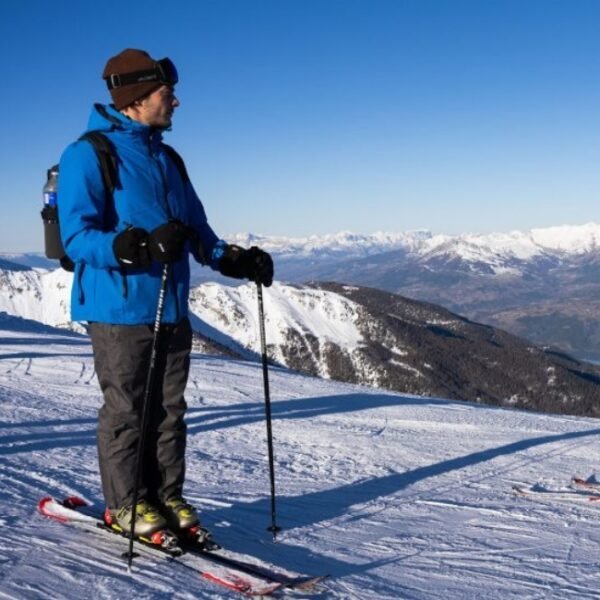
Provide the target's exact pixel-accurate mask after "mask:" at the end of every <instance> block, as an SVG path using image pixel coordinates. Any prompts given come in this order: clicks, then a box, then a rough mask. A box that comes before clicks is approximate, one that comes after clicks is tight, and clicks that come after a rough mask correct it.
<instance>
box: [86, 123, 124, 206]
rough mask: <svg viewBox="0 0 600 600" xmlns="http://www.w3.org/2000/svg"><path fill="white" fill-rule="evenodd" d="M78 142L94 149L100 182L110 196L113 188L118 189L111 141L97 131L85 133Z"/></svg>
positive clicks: (115, 158)
mask: <svg viewBox="0 0 600 600" xmlns="http://www.w3.org/2000/svg"><path fill="white" fill-rule="evenodd" d="M79 139H80V140H83V141H86V142H89V143H90V144H92V146H93V147H94V150H95V151H96V155H97V156H98V160H99V161H100V169H101V171H102V180H103V181H104V187H105V188H106V193H107V195H109V196H112V194H113V192H114V191H115V188H116V187H118V184H119V178H118V171H117V153H116V151H115V148H114V146H113V145H112V143H111V141H110V140H109V139H108V138H107V137H106V136H105V135H104V134H103V133H101V132H99V131H87V132H86V133H84V134H83V135H82V136H81V137H80V138H79Z"/></svg>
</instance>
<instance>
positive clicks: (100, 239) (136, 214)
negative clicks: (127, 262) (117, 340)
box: [58, 105, 226, 325]
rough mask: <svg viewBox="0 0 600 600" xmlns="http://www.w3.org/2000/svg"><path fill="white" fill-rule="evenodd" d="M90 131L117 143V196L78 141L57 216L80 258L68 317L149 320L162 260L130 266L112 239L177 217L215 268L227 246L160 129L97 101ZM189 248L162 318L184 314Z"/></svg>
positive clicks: (68, 158) (72, 254)
mask: <svg viewBox="0 0 600 600" xmlns="http://www.w3.org/2000/svg"><path fill="white" fill-rule="evenodd" d="M88 130H91V131H100V132H102V133H103V134H104V135H106V137H107V138H108V139H109V140H110V141H111V142H112V144H113V145H114V147H115V149H116V154H117V160H118V165H117V180H118V184H117V186H116V189H115V190H114V193H113V194H112V195H111V194H110V193H109V191H107V190H106V187H105V185H104V182H103V179H102V171H101V167H100V162H99V159H98V157H97V155H96V151H95V149H94V147H93V146H92V145H91V144H90V143H89V142H87V141H85V140H80V141H77V142H75V143H73V144H71V145H70V146H68V147H67V149H66V150H65V152H64V153H63V155H62V157H61V160H60V166H59V173H60V175H59V190H58V214H59V221H60V229H61V237H62V240H63V245H64V247H65V250H66V252H67V255H68V256H69V258H71V260H73V261H74V262H75V272H74V277H73V287H72V292H71V317H72V319H73V320H74V321H99V322H102V323H111V324H119V325H140V324H146V323H147V324H152V323H154V320H155V317H156V308H157V302H158V296H159V291H160V281H161V275H162V265H160V264H159V263H157V262H154V263H152V265H151V266H149V267H146V268H140V269H128V270H127V271H126V270H125V269H123V268H122V267H121V266H120V265H119V263H118V261H117V259H116V257H115V255H114V253H113V242H114V239H115V237H116V236H117V235H118V234H119V233H120V232H122V231H124V230H125V229H127V228H128V227H131V226H133V227H141V228H142V229H145V230H146V231H148V232H150V231H152V230H153V229H155V228H156V227H158V226H159V225H163V224H164V223H166V222H167V221H169V219H179V220H180V221H182V222H183V223H185V224H186V225H188V226H190V227H192V228H193V230H194V231H195V232H196V233H197V235H198V237H199V240H200V241H201V243H202V246H203V248H204V255H205V258H206V262H207V263H208V264H209V266H210V267H211V268H213V269H215V270H217V268H218V261H219V258H220V256H221V255H222V253H223V250H224V248H225V247H226V243H225V242H224V241H223V240H220V239H219V238H218V237H217V235H216V234H215V232H214V231H213V230H212V228H211V227H210V225H209V224H208V222H207V219H206V214H205V212H204V208H203V206H202V203H201V202H200V199H199V198H198V196H197V195H196V192H195V191H194V188H193V187H192V184H191V183H190V182H189V181H184V180H183V178H182V176H181V173H180V172H179V170H178V168H177V166H176V165H175V164H174V163H173V161H172V159H171V158H170V157H169V156H168V154H167V153H166V151H165V150H164V147H163V146H162V144H161V140H162V134H161V132H160V131H157V130H154V129H152V128H150V127H148V126H147V125H144V124H142V123H138V122H137V121H133V120H131V119H129V118H128V117H126V116H125V115H122V114H121V113H120V112H118V111H116V110H115V109H114V107H112V106H101V105H95V106H94V109H93V110H92V115H91V117H90V120H89V125H88ZM190 246H191V244H189V243H188V246H187V248H186V252H184V256H183V258H182V259H181V260H179V261H178V262H176V263H174V264H172V265H171V268H170V278H169V282H168V286H167V294H166V297H165V306H164V316H163V322H164V323H177V322H178V321H180V320H181V319H182V318H183V317H185V316H187V311H188V296H189V285H190V268H189V253H190V251H193V248H191V247H190Z"/></svg>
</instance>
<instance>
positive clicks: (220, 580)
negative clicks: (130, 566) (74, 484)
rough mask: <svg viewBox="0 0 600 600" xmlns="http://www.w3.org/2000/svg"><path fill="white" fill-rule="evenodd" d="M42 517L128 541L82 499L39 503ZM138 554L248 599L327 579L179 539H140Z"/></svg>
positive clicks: (312, 585) (303, 587) (313, 585)
mask: <svg viewBox="0 0 600 600" xmlns="http://www.w3.org/2000/svg"><path fill="white" fill-rule="evenodd" d="M38 510H39V511H40V513H41V514H43V515H44V516H46V517H49V518H51V519H53V520H55V521H59V522H61V523H65V524H69V525H73V526H75V527H77V528H79V529H82V530H85V531H88V532H91V533H94V534H99V535H103V534H107V535H110V536H118V537H127V534H124V533H122V532H119V531H116V530H114V529H112V528H111V527H109V526H107V525H106V524H105V523H104V520H103V519H102V515H101V514H99V513H98V511H96V510H95V509H94V507H93V506H90V505H88V504H87V503H86V502H85V501H83V500H81V499H80V498H76V497H71V498H66V499H65V500H63V501H58V500H55V499H54V498H52V497H45V498H42V499H41V500H40V502H39V503H38ZM136 541H138V544H137V545H136V546H137V550H138V551H139V552H140V553H141V554H147V555H151V556H155V557H156V556H162V557H163V558H168V559H170V560H172V561H174V562H176V563H178V564H180V565H182V566H184V567H186V568H189V569H193V570H195V571H197V572H198V573H199V575H200V576H201V577H202V578H204V579H206V580H207V581H210V582H212V583H215V584H218V585H221V586H223V587H226V588H228V589H230V590H233V591H236V592H239V593H241V594H244V595H247V596H270V595H272V594H274V593H275V592H277V591H278V590H283V589H289V590H298V591H310V590H313V589H315V588H316V587H317V586H318V584H319V583H321V582H322V581H323V580H324V579H325V577H326V576H320V577H310V576H298V575H292V574H289V573H286V572H284V571H279V570H277V569H276V568H274V567H271V566H270V565H267V564H264V563H257V561H256V559H253V558H252V557H248V556H245V555H239V554H237V553H235V552H231V551H228V550H224V549H223V548H221V547H219V546H216V545H213V546H211V548H209V549H207V548H206V547H204V546H202V545H201V544H199V543H196V542H195V541H194V540H188V539H185V538H178V542H179V543H178V544H177V545H174V544H172V543H169V545H167V546H161V545H157V544H156V543H153V542H152V541H151V540H145V539H139V540H136Z"/></svg>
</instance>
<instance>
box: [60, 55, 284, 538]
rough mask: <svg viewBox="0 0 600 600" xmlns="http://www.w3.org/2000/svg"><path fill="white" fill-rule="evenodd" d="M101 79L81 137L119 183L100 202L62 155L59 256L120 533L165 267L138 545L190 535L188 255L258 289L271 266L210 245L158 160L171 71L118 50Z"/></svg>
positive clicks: (193, 206)
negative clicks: (96, 137)
mask: <svg viewBox="0 0 600 600" xmlns="http://www.w3.org/2000/svg"><path fill="white" fill-rule="evenodd" d="M102 77H103V78H104V79H105V81H106V82H107V85H108V88H109V90H110V94H111V97H112V101H113V104H111V105H99V104H97V105H95V106H94V108H93V110H92V115H91V118H90V121H89V125H88V131H89V130H93V131H100V132H101V133H102V134H103V135H104V136H106V138H107V139H108V140H109V141H110V143H111V144H112V147H113V148H114V151H115V155H116V157H117V181H118V183H117V185H116V187H115V189H114V192H113V193H112V194H110V193H109V192H107V190H106V186H105V183H104V181H103V177H102V172H101V168H100V165H99V160H98V156H97V154H96V152H95V150H94V148H93V146H92V144H91V143H89V142H88V141H86V140H79V141H77V142H75V143H73V144H71V145H70V146H69V147H68V148H67V149H66V150H65V152H64V154H63V156H62V158H61V161H60V189H59V202H58V205H59V216H60V224H61V236H62V239H63V244H64V247H65V249H66V251H67V254H68V256H69V257H70V258H71V260H73V261H74V262H75V273H74V278H73V288H72V294H71V314H72V318H73V320H74V321H87V322H88V323H89V331H90V335H91V339H92V346H93V352H94V364H95V368H96V373H97V375H98V381H99V383H100V387H101V389H102V392H103V395H104V404H103V406H102V408H101V409H100V412H99V419H98V431H97V434H98V436H97V441H98V456H99V463H100V474H101V478H102V487H103V493H104V497H105V501H106V505H107V510H106V512H105V519H106V520H107V522H108V523H110V524H112V525H113V527H117V528H120V529H122V530H124V531H127V532H129V531H130V530H131V522H132V514H131V513H132V502H133V490H134V481H135V468H136V451H137V447H138V443H139V440H140V421H141V416H140V413H141V410H142V403H143V397H144V388H145V383H146V377H147V373H148V368H149V360H150V353H151V347H152V341H153V324H154V321H155V316H156V308H157V301H158V295H159V291H160V284H161V273H162V270H163V266H164V265H165V264H168V265H169V273H170V277H169V281H168V285H167V292H166V297H165V303H164V313H163V320H162V323H163V326H162V327H161V330H160V337H159V345H158V359H157V363H156V375H155V378H154V382H155V384H154V389H153V390H152V391H153V393H152V395H151V397H150V401H151V409H150V413H149V414H150V416H149V421H148V430H147V432H146V441H145V445H144V449H145V452H144V458H143V471H142V473H143V474H142V479H141V481H140V482H139V502H138V503H137V506H136V510H135V531H136V533H137V534H138V535H143V536H147V535H150V534H152V533H153V532H156V531H159V530H161V529H164V528H166V527H168V528H171V529H174V530H180V529H186V528H191V527H194V526H196V525H198V514H197V512H196V510H195V509H194V507H192V506H191V505H190V504H189V503H188V502H186V501H185V500H184V498H183V497H182V493H183V483H184V476H185V458H184V454H185V446H186V425H185V422H184V413H185V410H186V403H185V400H184V397H183V393H184V389H185V386H186V382H187V378H188V372H189V364H190V351H191V342H192V331H191V327H190V323H189V320H188V317H187V312H188V308H187V307H188V295H189V280H190V272H189V263H188V260H189V253H191V254H192V255H193V256H194V258H195V259H196V260H197V261H198V262H201V263H203V264H207V265H209V266H210V267H211V268H212V269H214V270H217V271H220V272H221V273H222V274H224V275H228V276H231V277H237V278H247V279H250V280H252V281H255V282H257V283H260V284H263V285H265V286H269V285H271V282H272V279H273V262H272V260H271V257H270V256H269V255H268V254H267V253H266V252H264V251H262V250H260V249H259V248H256V247H253V248H250V249H247V250H246V249H243V248H241V247H239V246H235V245H229V244H227V243H226V242H225V241H223V240H221V239H219V238H218V237H217V235H216V234H215V233H214V231H213V230H212V228H211V227H210V225H209V224H208V222H207V218H206V215H205V212H204V208H203V207H202V203H201V202H200V200H199V199H198V197H197V195H196V193H195V191H194V189H193V187H192V185H191V183H190V182H189V180H188V179H187V178H186V177H184V176H183V175H182V171H183V172H185V169H184V168H183V167H182V163H181V164H177V160H176V159H175V158H174V157H173V154H174V153H173V152H172V151H171V152H168V151H167V150H169V149H168V148H167V150H165V146H164V145H163V144H162V132H163V131H165V130H168V129H169V128H170V127H171V120H172V116H173V112H174V110H175V109H176V108H177V107H178V106H179V100H178V99H177V97H176V96H175V89H174V88H175V84H176V83H177V81H178V76H177V71H176V69H175V66H174V65H173V63H172V62H171V61H170V60H169V59H167V58H165V59H162V60H159V61H156V60H154V59H153V58H151V57H150V55H149V54H147V53H146V52H144V51H142V50H134V49H127V50H124V51H123V52H121V53H120V54H118V55H116V56H114V57H112V58H111V59H110V60H109V61H108V62H107V64H106V67H105V69H104V73H103V75H102Z"/></svg>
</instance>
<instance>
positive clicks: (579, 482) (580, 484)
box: [571, 476, 600, 493]
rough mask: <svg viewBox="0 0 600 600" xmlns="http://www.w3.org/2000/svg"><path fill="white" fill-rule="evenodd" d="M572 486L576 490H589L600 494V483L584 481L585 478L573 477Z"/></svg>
mask: <svg viewBox="0 0 600 600" xmlns="http://www.w3.org/2000/svg"><path fill="white" fill-rule="evenodd" d="M571 486H572V487H574V488H575V489H580V490H588V491H590V492H599V493H600V481H595V480H589V479H584V478H583V477H578V476H574V477H571Z"/></svg>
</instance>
